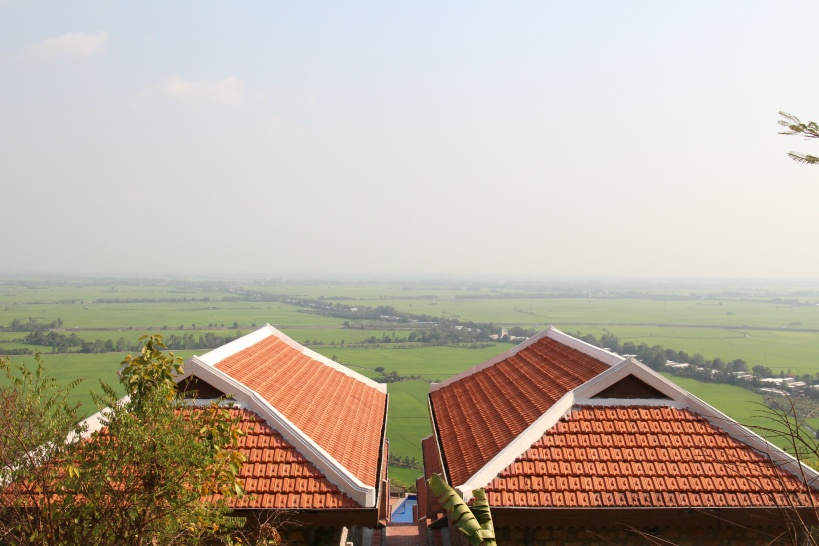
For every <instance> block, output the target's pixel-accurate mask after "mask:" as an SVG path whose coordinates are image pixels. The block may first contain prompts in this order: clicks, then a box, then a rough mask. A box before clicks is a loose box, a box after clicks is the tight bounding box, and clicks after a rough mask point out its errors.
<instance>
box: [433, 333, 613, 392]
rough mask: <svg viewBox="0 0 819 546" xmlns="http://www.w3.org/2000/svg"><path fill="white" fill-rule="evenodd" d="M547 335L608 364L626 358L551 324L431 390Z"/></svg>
mask: <svg viewBox="0 0 819 546" xmlns="http://www.w3.org/2000/svg"><path fill="white" fill-rule="evenodd" d="M545 337H548V338H550V339H553V340H554V341H557V342H558V343H560V344H561V345H565V346H566V347H569V348H571V349H575V350H577V351H579V352H581V353H583V354H585V355H586V356H590V357H592V358H594V359H596V360H599V361H600V362H602V363H604V364H606V365H608V366H615V365H617V364H619V363H620V362H622V361H623V360H624V359H623V357H621V356H620V355H617V354H615V353H612V352H611V351H606V350H605V349H601V348H600V347H595V346H594V345H591V344H589V343H586V342H585V341H582V340H579V339H577V338H575V337H572V336H570V335H568V334H565V333H563V332H561V331H560V330H558V329H557V328H555V327H554V326H552V325H549V327H547V328H546V329H545V330H542V331H541V332H539V333H537V334H535V335H534V336H532V337H530V338H529V339H527V340H526V341H524V342H523V343H521V344H519V345H515V346H514V347H512V348H511V349H509V350H508V351H504V352H503V353H501V354H499V355H497V356H495V357H493V358H490V359H489V360H486V361H484V362H481V363H480V364H477V365H476V366H473V367H471V368H469V369H468V370H465V371H463V372H461V373H459V374H456V375H453V376H452V377H450V378H449V379H446V380H445V381H442V382H440V383H432V384H431V385H430V392H435V391H437V390H439V389H441V388H444V387H446V386H449V385H451V384H453V383H456V382H458V381H460V380H461V379H464V378H466V377H469V376H471V375H474V374H476V373H478V372H480V371H483V370H485V369H487V368H491V367H492V366H494V365H495V364H499V363H501V362H503V361H504V360H508V359H509V358H511V357H513V356H515V355H516V354H518V353H519V352H520V351H522V350H524V349H527V348H529V347H530V346H532V345H534V344H536V343H537V342H538V341H540V340H541V339H543V338H545Z"/></svg>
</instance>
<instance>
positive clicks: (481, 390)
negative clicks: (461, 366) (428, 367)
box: [430, 337, 617, 484]
mask: <svg viewBox="0 0 819 546" xmlns="http://www.w3.org/2000/svg"><path fill="white" fill-rule="evenodd" d="M608 368H609V366H608V365H606V364H604V363H603V362H601V361H599V360H597V359H595V358H592V357H591V356H588V355H587V354H585V353H583V352H580V351H578V350H576V349H573V348H571V347H568V346H566V345H564V344H562V343H560V342H558V341H555V340H553V339H551V338H549V337H543V338H541V339H539V340H538V341H537V342H535V343H533V344H532V345H529V346H528V347H525V348H523V349H521V350H520V351H519V352H518V353H516V354H514V355H512V356H510V357H509V358H506V359H505V360H503V361H501V362H498V363H496V364H494V365H492V366H489V367H487V368H484V369H482V370H480V371H477V372H475V373H474V374H472V375H469V376H466V377H463V378H462V379H460V380H458V381H455V382H453V383H450V384H448V385H445V386H442V387H441V388H440V389H438V390H436V391H433V392H431V393H430V399H431V401H432V410H433V419H434V420H435V424H436V427H437V429H438V433H439V437H440V441H441V448H442V450H443V458H444V464H445V465H446V467H447V470H448V472H449V476H450V479H451V481H452V483H455V484H461V483H464V482H466V480H467V479H468V478H469V477H471V476H472V475H473V474H474V473H475V472H476V471H478V470H479V469H480V468H482V467H483V466H484V465H486V463H487V462H489V460H490V459H492V458H493V457H494V456H495V455H497V454H498V453H499V452H500V451H501V450H502V449H503V448H504V447H506V445H507V444H509V442H511V441H512V440H513V439H514V438H516V437H517V436H518V435H519V434H520V433H521V432H523V431H524V430H525V429H526V428H527V427H528V426H529V425H531V424H532V423H533V422H534V421H535V420H536V419H537V418H538V417H540V416H541V415H542V414H543V413H544V412H545V411H546V410H547V409H549V408H550V407H551V406H552V405H553V404H554V403H555V402H556V401H557V400H558V399H560V397H562V396H563V395H564V394H566V393H567V392H569V391H570V390H572V389H574V388H575V387H577V386H579V385H581V384H583V383H585V382H586V381H588V380H589V379H591V378H593V377H595V376H596V375H598V374H600V373H601V372H603V371H605V370H607V369H608ZM464 400H469V403H468V404H463V403H462V402H463V401H464ZM613 419H614V420H617V418H616V417H614V418H613ZM544 445H545V444H544Z"/></svg>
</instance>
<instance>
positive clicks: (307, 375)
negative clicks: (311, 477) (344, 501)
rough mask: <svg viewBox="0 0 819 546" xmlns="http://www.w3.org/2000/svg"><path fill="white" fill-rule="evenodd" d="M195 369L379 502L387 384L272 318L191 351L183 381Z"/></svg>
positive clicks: (357, 496)
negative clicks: (296, 337)
mask: <svg viewBox="0 0 819 546" xmlns="http://www.w3.org/2000/svg"><path fill="white" fill-rule="evenodd" d="M191 376H193V377H195V378H196V379H197V381H198V382H199V384H204V385H206V386H207V390H209V391H217V392H222V393H225V394H228V395H230V396H231V397H232V398H233V400H235V401H236V403H237V405H238V407H240V408H244V409H249V410H251V411H253V412H254V413H255V414H257V415H258V416H259V417H260V418H261V419H262V420H263V421H264V422H265V423H266V424H267V426H269V427H270V428H271V429H272V430H274V431H276V433H278V434H280V435H281V436H282V438H283V439H284V440H286V441H287V442H288V443H289V444H290V445H291V446H292V447H293V449H295V450H296V451H297V452H298V453H300V454H301V455H302V456H303V457H304V458H305V460H306V461H308V462H309V463H310V464H312V465H313V466H315V468H317V469H318V470H319V471H320V472H321V474H323V475H324V476H325V477H326V479H327V480H329V481H330V482H331V483H333V484H335V485H336V486H337V487H338V488H339V490H340V491H343V492H344V493H345V494H346V495H348V496H349V497H350V498H351V499H353V500H354V501H355V502H356V503H358V504H359V505H360V506H362V507H364V508H369V507H376V506H377V504H376V502H377V496H378V487H379V483H378V482H379V481H380V480H379V479H378V476H379V470H382V469H383V465H384V464H386V463H385V461H384V458H383V449H384V442H385V432H386V417H387V393H386V386H385V385H383V384H379V383H376V382H374V381H372V380H370V379H368V378H366V377H364V376H362V375H360V374H358V373H356V372H354V371H352V370H350V369H349V368H346V367H345V366H342V365H340V364H338V363H336V362H334V361H332V360H330V359H328V358H326V357H324V356H322V355H320V354H318V353H316V352H314V351H311V350H309V349H307V348H305V347H303V346H301V345H299V344H298V343H297V342H295V341H293V340H292V339H290V338H289V337H287V336H285V335H284V334H282V333H281V332H279V331H278V330H276V329H275V328H273V327H272V326H270V325H269V324H268V325H266V326H264V327H263V328H261V329H259V330H257V331H255V332H252V333H250V334H248V335H246V336H244V337H241V338H239V339H237V340H235V341H233V342H231V343H229V344H227V345H225V346H223V347H220V348H218V349H215V350H213V351H210V352H208V353H206V354H205V355H203V356H201V357H197V356H195V357H193V358H191V359H190V360H189V361H187V362H186V364H185V375H184V376H182V377H180V378H179V381H182V380H184V379H186V378H188V377H191ZM291 508H292V507H291Z"/></svg>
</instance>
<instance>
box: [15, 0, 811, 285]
mask: <svg viewBox="0 0 819 546" xmlns="http://www.w3.org/2000/svg"><path fill="white" fill-rule="evenodd" d="M817 21H819V2H816V1H815V0H810V1H794V2H772V1H764V2H753V1H749V0H742V1H735V2H729V1H718V2H714V1H712V0H708V1H702V2H698V1H686V2H657V1H656V0H650V1H645V2H631V1H618V2H611V1H600V2H593V1H584V2H566V1H562V2H525V3H523V2H521V3H510V2H458V3H448V2H439V1H436V2H420V1H413V2H400V3H399V2H371V3H363V2H327V3H307V2H304V3H296V2H286V3H285V2H232V1H226V2H203V1H196V2H185V1H174V2H167V1H162V2H151V1H140V2H117V1H102V0H96V1H88V2H85V1H77V2H36V1H26V0H0V190H1V191H0V199H2V201H1V202H2V212H3V228H2V233H3V235H2V245H1V246H0V274H8V273H19V272H36V273H81V274H109V273H115V272H120V273H124V274H125V273H133V274H154V275H156V274H160V275H161V274H171V273H173V274H180V273H181V274H192V275H193V274H197V275H200V274H201V275H207V274H222V275H224V274H236V275H254V274H260V275H279V274H293V273H308V274H313V275H321V276H332V275H334V274H371V275H379V274H391V275H404V274H407V275H409V274H417V275H427V274H436V275H450V274H459V275H463V274H466V275H478V276H491V275H502V276H528V277H531V276H536V277H544V278H549V277H557V276H577V275H580V276H584V277H588V276H620V277H622V276H639V277H651V276H668V277H692V276H693V277H725V276H730V277H793V278H810V279H817V280H819V167H810V166H803V165H799V164H797V163H795V162H793V161H791V160H789V159H788V158H787V157H786V155H785V153H786V152H787V151H788V150H796V151H802V152H807V153H813V154H817V153H819V142H816V141H814V142H808V141H803V140H801V139H799V138H797V137H785V136H780V135H778V134H777V132H778V131H779V127H778V126H777V120H778V119H779V116H778V115H777V112H778V111H779V110H785V111H788V112H791V113H793V114H796V115H798V116H800V117H801V118H802V119H803V120H809V119H816V120H819V99H818V98H817V90H819V70H817V61H819V34H818V33H817V32H816V23H817Z"/></svg>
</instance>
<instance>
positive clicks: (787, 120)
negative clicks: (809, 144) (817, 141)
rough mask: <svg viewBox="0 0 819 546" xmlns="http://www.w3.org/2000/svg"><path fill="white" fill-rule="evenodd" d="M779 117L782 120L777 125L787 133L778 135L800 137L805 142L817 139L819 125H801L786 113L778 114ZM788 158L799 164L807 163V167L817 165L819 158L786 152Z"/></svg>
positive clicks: (808, 123) (812, 123) (814, 123)
mask: <svg viewBox="0 0 819 546" xmlns="http://www.w3.org/2000/svg"><path fill="white" fill-rule="evenodd" d="M779 115H780V116H782V117H783V118H784V119H781V120H779V125H781V126H783V127H787V131H781V132H780V133H779V134H780V135H793V136H801V137H804V138H805V139H807V140H810V139H813V138H819V125H817V124H816V122H815V121H809V122H807V123H802V122H801V121H800V120H799V118H797V117H796V116H794V115H791V114H788V113H786V112H779ZM788 157H790V158H791V159H793V160H794V161H798V162H799V163H807V164H808V165H815V164H817V163H819V157H816V156H813V155H808V154H801V153H798V152H788Z"/></svg>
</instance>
